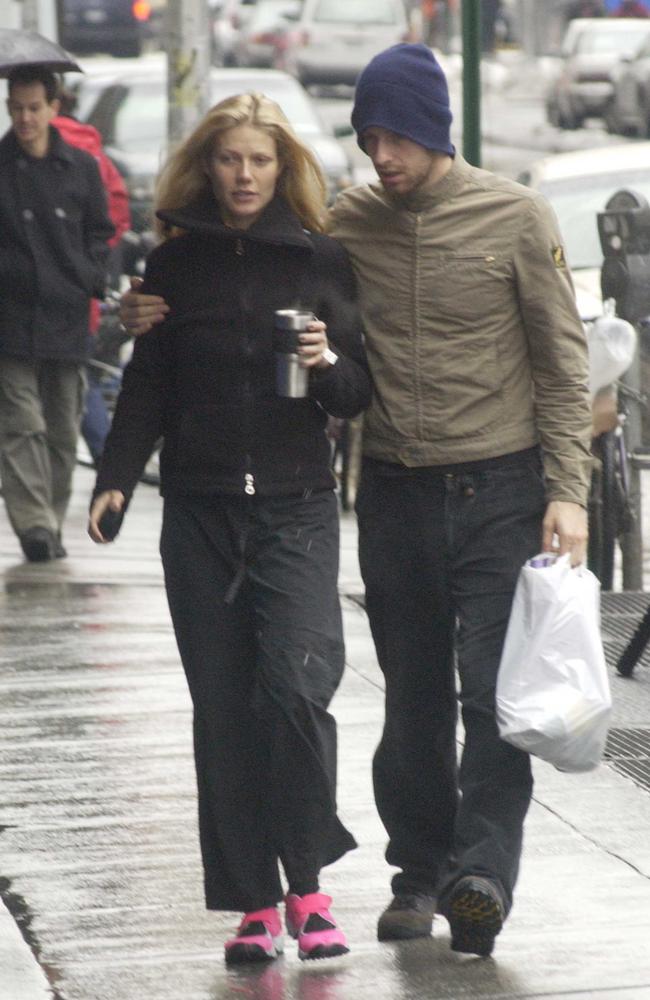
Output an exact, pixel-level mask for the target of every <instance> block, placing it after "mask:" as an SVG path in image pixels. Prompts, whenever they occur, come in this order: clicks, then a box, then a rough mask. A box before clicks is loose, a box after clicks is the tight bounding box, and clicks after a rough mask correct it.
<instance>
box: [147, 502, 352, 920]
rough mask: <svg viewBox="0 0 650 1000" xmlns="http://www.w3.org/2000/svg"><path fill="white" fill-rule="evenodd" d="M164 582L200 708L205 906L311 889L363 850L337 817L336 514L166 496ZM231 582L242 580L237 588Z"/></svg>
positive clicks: (230, 906) (228, 906)
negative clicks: (336, 864)
mask: <svg viewBox="0 0 650 1000" xmlns="http://www.w3.org/2000/svg"><path fill="white" fill-rule="evenodd" d="M161 553H162V558H163V565H164V569H165V584H166V588H167V596H168V600H169V606H170V610H171V615H172V620H173V623H174V630H175V633H176V639H177V642H178V648H179V651H180V655H181V659H182V661H183V667H184V668H185V673H186V675H187V680H188V684H189V688H190V693H191V696H192V702H193V706H194V752H195V760H196V772H197V783H198V799H199V832H200V839H201V853H202V858H203V867H204V872H205V894H206V903H207V906H208V908H209V909H217V910H240V911H251V910H257V909H260V908H263V907H266V906H272V905H274V904H275V903H277V902H278V901H279V900H280V899H282V896H283V888H282V884H281V881H280V874H279V867H278V863H279V862H281V863H282V866H283V868H284V871H285V874H286V876H287V879H288V882H289V886H290V888H291V890H292V891H294V892H296V891H298V892H300V893H301V894H302V893H304V892H309V891H315V890H316V888H317V887H318V873H319V870H320V868H321V867H322V866H323V865H326V864H329V863H331V862H332V861H335V860H336V859H337V858H339V857H340V856H341V855H342V854H344V853H345V852H346V851H348V850H350V848H352V847H355V846H356V845H355V842H354V839H353V838H352V836H351V835H350V834H349V833H348V831H347V830H346V829H345V828H344V827H343V825H342V824H341V822H340V820H339V819H338V817H337V815H336V724H335V721H334V719H333V717H332V716H331V715H330V714H329V713H328V711H327V707H328V705H329V703H330V700H331V698H332V696H333V695H334V692H335V691H336V688H337V686H338V683H339V681H340V679H341V675H342V673H343V666H344V649H343V639H342V628H341V612H340V606H339V599H338V591H337V573H338V513H337V506H336V497H335V496H334V494H333V493H331V492H326V493H318V494H314V495H312V496H310V497H308V498H304V499H303V498H300V499H296V498H268V497H267V498H263V497H258V496H254V497H244V496H242V497H231V498H215V499H214V500H210V501H208V500H206V501H196V502H195V501H187V502H178V501H176V502H172V501H169V500H166V501H165V506H164V516H163V527H162V536H161ZM233 583H235V586H233Z"/></svg>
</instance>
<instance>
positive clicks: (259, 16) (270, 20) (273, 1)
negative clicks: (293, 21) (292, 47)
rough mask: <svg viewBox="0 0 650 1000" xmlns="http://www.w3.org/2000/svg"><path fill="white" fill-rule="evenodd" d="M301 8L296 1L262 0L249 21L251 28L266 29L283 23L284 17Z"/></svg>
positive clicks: (251, 29) (255, 29) (253, 29)
mask: <svg viewBox="0 0 650 1000" xmlns="http://www.w3.org/2000/svg"><path fill="white" fill-rule="evenodd" d="M299 10H300V8H299V6H298V5H297V4H295V3H291V2H288V3H287V0H268V2H267V0H262V3H258V4H257V6H256V7H255V12H254V14H253V16H252V17H251V19H250V21H249V22H248V26H249V30H250V31H251V32H252V31H264V30H266V29H267V28H274V27H275V26H276V25H278V24H281V23H282V19H283V18H288V17H291V15H292V14H297V13H298V11H299Z"/></svg>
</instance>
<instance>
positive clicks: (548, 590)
mask: <svg viewBox="0 0 650 1000" xmlns="http://www.w3.org/2000/svg"><path fill="white" fill-rule="evenodd" d="M496 700H497V721H498V724H499V732H500V735H501V738H502V739H504V740H506V741H507V742H508V743H512V744H513V745H514V746H516V747H519V749H521V750H526V751H527V752H528V753H531V754H534V755H535V756H537V757H541V758H542V759H543V760H546V761H548V762H549V763H551V764H554V765H555V767H557V768H558V769H559V770H561V771H589V770H591V769H593V768H595V767H597V765H598V764H599V763H600V760H601V758H602V754H603V750H604V748H605V741H606V739H607V730H608V727H609V722H610V718H611V709H612V701H611V695H610V689H609V680H608V677H607V664H606V661H605V654H604V652H603V646H602V641H601V637H600V585H599V583H598V580H597V578H596V577H595V576H594V574H593V573H591V572H589V570H588V569H586V567H584V566H577V567H575V568H573V569H572V568H571V565H570V557H569V555H565V556H560V557H555V556H552V555H549V554H548V553H545V554H542V555H540V556H536V557H535V558H534V559H529V560H528V562H527V563H526V564H525V565H524V566H523V568H522V570H521V572H520V574H519V580H518V582H517V587H516V590H515V597H514V601H513V605H512V611H511V614H510V621H509V624H508V631H507V634H506V640H505V644H504V647H503V654H502V657H501V664H500V667H499V675H498V678H497V690H496Z"/></svg>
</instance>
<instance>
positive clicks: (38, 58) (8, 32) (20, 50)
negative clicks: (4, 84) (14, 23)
mask: <svg viewBox="0 0 650 1000" xmlns="http://www.w3.org/2000/svg"><path fill="white" fill-rule="evenodd" d="M16 66H41V67H42V68H43V69H49V70H51V71H52V72H53V73H67V72H69V71H74V70H76V71H77V72H78V73H83V70H82V69H81V66H77V64H76V62H75V61H74V59H73V58H72V56H71V55H70V53H69V52H66V50H65V49H62V48H61V46H60V45H57V44H56V42H51V41H50V40H49V38H44V37H43V35H39V34H38V33H37V32H36V31H22V30H21V29H19V28H0V77H2V76H8V75H9V73H10V72H11V71H12V69H15V68H16Z"/></svg>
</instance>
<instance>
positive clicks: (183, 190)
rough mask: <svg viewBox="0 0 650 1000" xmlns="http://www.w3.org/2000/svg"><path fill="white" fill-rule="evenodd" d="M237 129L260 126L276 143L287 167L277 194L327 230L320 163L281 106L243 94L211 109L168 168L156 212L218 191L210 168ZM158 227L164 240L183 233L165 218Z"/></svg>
mask: <svg viewBox="0 0 650 1000" xmlns="http://www.w3.org/2000/svg"><path fill="white" fill-rule="evenodd" d="M237 125H251V126H254V127H255V128H259V129H261V130H262V131H263V132H266V133H267V135H269V136H271V138H272V139H274V140H275V144H276V147H277V155H278V160H279V162H280V168H281V172H280V175H279V177H278V182H277V187H276V191H277V193H278V194H280V195H282V197H283V198H284V199H285V201H286V202H287V203H288V205H289V206H290V208H292V209H293V211H294V212H295V213H296V215H297V216H298V218H299V219H300V221H301V222H302V224H303V226H304V227H305V228H306V229H311V230H314V231H316V232H322V230H323V218H324V214H325V197H326V187H325V181H324V179H323V174H322V171H321V169H320V167H319V165H318V161H317V160H316V157H315V156H314V154H313V153H312V152H311V150H310V149H308V148H307V147H306V146H305V145H303V143H302V142H301V141H300V140H299V139H298V137H297V135H296V134H295V132H294V131H293V129H292V128H291V125H290V124H289V122H288V120H287V118H286V117H285V115H284V113H283V111H282V109H281V108H280V107H279V105H277V104H276V103H275V101H272V100H271V99H270V98H269V97H266V96H265V95H264V94H237V95H236V96H234V97H227V98H226V99H225V100H223V101H220V102H219V104H215V105H214V107H213V108H210V110H209V111H208V113H207V114H206V115H205V117H204V118H203V120H202V121H201V122H199V124H198V125H197V127H196V128H195V129H194V131H193V132H192V133H191V135H189V136H188V138H187V139H185V140H184V141H183V142H182V143H181V145H180V146H179V147H178V148H177V149H176V150H175V151H174V152H173V153H172V154H171V156H170V157H169V159H168V160H167V162H166V164H165V166H164V167H163V169H162V171H161V174H160V177H159V178H158V182H157V184H156V194H155V199H154V200H155V209H156V211H158V210H160V209H167V210H170V209H178V208H183V207H185V206H186V205H189V204H190V203H191V202H193V201H194V200H195V199H197V198H199V197H200V196H201V195H203V194H206V193H211V192H212V185H211V182H210V179H209V177H208V174H207V168H208V164H209V162H210V159H211V158H212V156H213V154H214V149H215V145H216V143H217V141H218V139H219V137H220V135H221V134H222V133H223V132H226V131H227V130H228V129H231V128H235V127H236V126H237ZM154 225H155V229H156V232H157V233H158V235H159V236H160V237H161V238H162V239H168V238H169V237H171V236H176V235H178V233H179V232H182V230H178V229H173V228H172V229H170V228H169V225H168V224H166V223H164V222H162V221H161V220H160V219H156V220H155V223H154Z"/></svg>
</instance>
